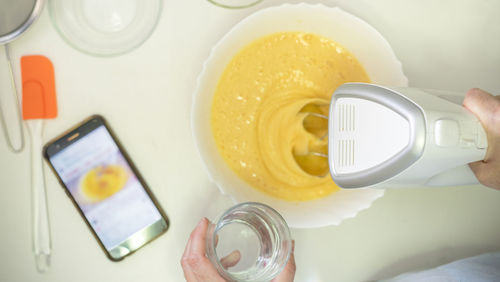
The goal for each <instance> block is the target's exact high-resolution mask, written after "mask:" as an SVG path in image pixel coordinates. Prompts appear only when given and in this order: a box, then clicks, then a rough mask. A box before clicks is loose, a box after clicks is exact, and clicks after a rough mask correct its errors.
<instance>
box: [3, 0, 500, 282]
mask: <svg viewBox="0 0 500 282" xmlns="http://www.w3.org/2000/svg"><path fill="white" fill-rule="evenodd" d="M164 2H165V3H164V10H163V14H162V18H161V20H160V22H159V25H158V27H157V29H156V30H155V32H154V33H153V35H152V36H151V37H150V38H149V40H147V41H146V42H145V44H144V45H142V46H141V47H139V48H138V49H136V50H134V51H133V52H131V53H128V54H125V55H123V56H120V57H114V58H96V57H92V56H89V55H85V54H83V53H80V52H79V51H77V50H75V49H73V48H72V47H70V46H69V45H68V44H66V43H65V42H64V41H63V40H62V39H61V37H60V36H59V35H58V33H57V32H56V31H55V29H54V27H53V25H52V23H51V21H50V16H49V13H48V9H47V7H45V10H44V12H43V14H42V15H41V18H40V19H39V21H38V22H37V23H36V24H35V26H33V28H32V29H30V30H29V31H28V32H27V33H26V34H25V35H24V36H23V37H21V38H20V39H18V40H17V41H15V42H13V43H12V45H11V48H12V55H13V57H14V69H15V71H16V73H17V76H18V78H17V79H18V81H17V82H18V85H19V78H20V74H19V58H20V56H22V55H27V54H43V55H45V56H47V57H49V58H50V59H51V60H52V62H53V64H54V66H55V75H56V84H57V99H58V107H59V116H58V118H57V119H54V120H50V121H47V122H46V130H45V141H47V140H49V139H50V138H52V137H54V136H56V135H58V134H60V133H61V132H62V131H64V130H66V129H67V128H69V127H71V126H73V125H74V124H75V123H77V122H79V121H80V120H82V119H84V118H85V117H87V116H89V115H91V114H94V113H100V114H102V115H104V116H105V117H106V118H107V119H108V121H109V122H110V124H111V126H112V127H113V128H114V130H115V131H116V133H117V135H118V136H119V138H120V139H121V141H122V143H123V144H124V146H125V147H126V149H127V150H128V151H129V153H130V155H131V156H132V159H133V160H134V162H135V163H136V165H137V167H138V168H139V170H140V171H141V172H142V174H143V175H144V177H145V179H146V181H147V182H148V183H149V185H150V186H151V188H152V190H153V192H154V193H155V195H156V196H157V198H158V199H159V201H160V203H161V205H162V206H163V207H164V209H165V210H166V212H167V214H168V216H169V217H170V220H171V227H170V229H169V231H168V232H167V233H166V234H165V235H163V236H162V237H160V238H159V239H158V240H156V241H155V242H153V243H152V244H150V245H148V246H146V247H145V248H144V249H142V250H140V251H139V252H137V253H136V254H134V255H132V256H130V257H129V258H127V259H125V260H124V261H122V262H119V263H114V262H111V261H109V260H108V259H107V258H106V256H105V255H104V254H103V253H102V251H101V249H100V248H99V247H98V245H97V243H96V241H95V239H94V238H93V237H92V236H91V234H90V231H89V230H88V228H87V226H86V225H85V224H84V222H83V221H82V219H81V218H80V215H79V214H78V213H77V211H76V209H75V208H74V207H73V205H72V203H71V202H70V201H69V199H68V198H67V196H66V195H65V193H64V192H63V190H62V188H61V186H60V185H59V184H58V182H57V181H56V178H55V176H54V175H53V174H52V172H51V171H50V170H49V169H48V167H47V166H46V167H45V171H46V185H47V193H48V202H49V213H50V220H51V231H52V240H53V256H52V266H51V268H50V270H49V271H48V272H47V273H45V274H38V273H37V272H36V270H35V265H34V260H33V255H32V253H31V231H30V230H31V228H30V214H31V212H30V171H29V167H30V166H29V165H30V159H29V149H25V150H24V152H23V153H22V154H18V155H15V154H12V153H10V152H9V151H8V150H7V147H6V144H5V140H4V138H1V139H0V230H1V231H0V242H1V244H2V246H1V251H0V254H1V255H0V260H1V261H0V281H9V282H10V281H75V282H76V281H183V274H182V269H181V267H180V264H179V260H180V257H181V255H182V252H183V249H184V245H185V243H186V240H187V238H188V235H189V233H190V232H191V230H192V228H193V227H194V226H195V224H196V223H197V222H198V220H199V219H200V218H201V217H202V216H209V217H214V216H215V215H216V214H218V213H219V212H221V211H223V210H225V209H226V208H228V207H229V206H231V202H230V201H229V200H228V199H227V198H225V197H223V196H221V194H220V193H219V192H218V189H217V188H216V187H215V186H214V185H213V184H211V183H210V182H209V180H208V177H207V175H206V173H205V170H204V168H203V166H202V163H201V161H200V159H199V157H198V155H197V152H196V151H195V147H194V142H193V140H192V136H191V129H190V106H191V101H192V92H193V90H194V87H195V81H196V77H197V75H198V73H199V72H200V70H201V65H202V63H203V61H204V60H205V59H206V57H207V56H208V54H209V51H210V48H211V46H213V44H215V42H217V41H218V40H219V39H220V38H221V36H222V35H223V34H225V33H226V32H227V31H228V30H229V29H230V28H231V26H233V25H234V24H235V23H237V22H238V21H239V20H241V19H242V18H244V17H245V16H246V15H248V14H250V13H252V12H254V11H256V10H258V9H262V8H264V7H267V6H271V5H276V4H279V3H282V2H285V1H273V0H264V3H261V4H260V5H257V6H255V7H252V8H249V9H244V10H239V11H233V10H225V9H222V8H218V7H215V6H213V5H211V4H209V3H208V2H207V1H205V0H189V1H171V0H165V1H164ZM292 2H298V1H292ZM309 2H312V3H316V2H323V3H327V4H328V5H332V6H334V5H338V6H340V7H342V8H343V9H345V10H346V11H348V12H351V13H352V14H354V15H356V16H359V17H361V18H363V19H364V20H366V21H367V22H368V23H370V24H371V25H373V26H374V27H375V28H376V29H378V30H379V31H380V32H381V33H382V35H383V36H384V37H385V38H386V39H387V40H388V41H389V43H390V44H391V45H392V47H393V48H394V51H395V53H396V55H397V56H398V57H399V59H400V60H401V61H402V63H403V66H404V71H405V73H406V75H407V76H408V78H409V80H410V85H411V86H415V87H423V88H437V89H447V90H456V91H461V92H464V93H465V91H466V90H467V89H468V88H471V87H480V88H483V89H486V90H488V91H490V92H492V93H497V94H500V17H499V16H498V12H499V11H500V2H499V1H495V0H489V1H487V0H485V1H474V0H467V1H455V0H446V1H433V0H425V1H398V0H376V1H375V0H349V1H309ZM0 55H1V56H0V62H1V64H0V66H1V68H0V69H1V70H0V90H1V91H0V98H1V99H8V97H9V95H10V93H9V92H8V91H9V88H8V77H7V68H6V65H5V61H4V59H3V57H4V56H3V51H2V50H0ZM10 123H11V125H12V121H10ZM25 132H26V133H27V131H25ZM28 148H29V147H28ZM499 215H500V191H494V190H491V189H488V188H485V187H481V186H479V185H477V186H471V187H448V188H432V189H413V190H390V191H387V193H386V195H385V196H384V197H383V198H381V199H379V200H377V201H376V202H375V203H374V205H373V206H372V207H371V208H370V209H368V210H366V211H363V212H361V213H360V214H358V216H357V217H356V218H354V219H349V220H346V221H345V222H344V223H342V224H341V225H340V226H330V227H324V228H318V229H303V230H296V229H294V230H292V234H293V237H294V238H295V240H296V260H297V275H296V281H363V280H371V279H378V278H385V277H391V276H393V275H396V274H398V273H401V272H405V271H412V270H417V269H422V268H426V267H432V266H436V265H439V264H442V263H446V262H450V261H452V260H455V259H458V258H463V257H467V256H471V255H476V254H480V253H483V252H489V251H499V250H500V220H499V219H498V216H499Z"/></svg>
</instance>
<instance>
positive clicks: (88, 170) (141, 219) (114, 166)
mask: <svg viewBox="0 0 500 282" xmlns="http://www.w3.org/2000/svg"><path fill="white" fill-rule="evenodd" d="M81 135H82V136H79V138H78V139H77V140H75V141H74V142H71V143H70V144H69V145H67V146H66V147H64V148H63V149H61V150H60V151H57V152H56V153H54V154H53V155H49V156H48V159H49V161H50V163H51V165H52V166H53V168H54V170H55V171H56V172H57V174H58V175H59V177H60V179H61V181H62V182H63V183H64V185H65V186H66V188H67V190H68V192H69V193H71V196H72V197H73V199H74V201H75V202H76V204H77V205H78V207H79V208H80V210H81V212H82V214H83V215H84V216H85V218H86V219H87V222H88V224H89V225H90V226H91V227H92V229H94V232H95V234H96V235H97V237H99V240H100V241H101V243H102V245H103V246H104V247H105V248H106V250H107V251H108V253H109V252H111V251H112V250H113V249H115V248H117V246H120V244H122V243H123V242H125V241H126V240H127V239H129V238H130V237H132V236H133V235H134V234H136V233H138V232H140V231H141V230H144V229H145V228H147V227H148V226H151V225H153V224H155V223H157V222H159V221H163V217H162V214H161V213H160V212H159V211H158V209H157V207H156V206H155V203H154V202H153V201H152V199H151V198H150V196H149V195H148V193H147V191H146V189H145V187H144V186H143V185H142V184H141V181H140V179H138V176H137V175H136V174H135V173H134V170H133V169H132V167H131V166H130V165H129V163H128V162H127V158H125V156H124V154H123V153H122V152H121V151H120V148H119V147H118V145H117V144H116V143H115V141H114V140H113V137H112V135H111V134H110V132H109V131H108V130H107V128H106V127H105V125H104V124H101V125H97V127H95V128H93V129H92V130H90V131H89V132H88V133H85V134H83V133H82V134H81Z"/></svg>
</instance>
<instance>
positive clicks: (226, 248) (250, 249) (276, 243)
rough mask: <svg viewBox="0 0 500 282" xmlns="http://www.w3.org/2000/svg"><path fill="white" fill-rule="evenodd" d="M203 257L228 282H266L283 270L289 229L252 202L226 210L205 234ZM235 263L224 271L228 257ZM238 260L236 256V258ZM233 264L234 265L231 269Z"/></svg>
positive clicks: (268, 209)
mask: <svg viewBox="0 0 500 282" xmlns="http://www.w3.org/2000/svg"><path fill="white" fill-rule="evenodd" d="M206 242H207V248H206V252H207V257H208V258H209V259H210V261H211V262H212V264H213V265H214V266H215V268H217V271H218V272H219V274H220V275H221V276H222V277H224V278H225V279H226V280H229V281H269V280H271V279H273V278H274V277H276V276H277V275H278V274H279V273H280V272H281V271H282V270H283V268H284V267H285V265H286V264H287V262H288V259H289V258H290V254H291V251H292V239H291V235H290V229H289V228H288V225H287V224H286V222H285V220H284V219H283V217H282V216H281V215H280V214H279V213H278V212H277V211H275V210H274V209H273V208H271V207H269V206H267V205H264V204H261V203H254V202H247V203H241V204H238V205H236V206H234V207H232V208H230V209H229V210H227V211H226V212H225V213H224V214H222V216H221V217H220V218H219V219H218V220H217V221H216V222H215V223H214V224H210V226H209V228H208V231H207V240H206ZM235 251H236V252H238V253H239V260H238V261H237V263H236V264H234V263H232V264H231V265H232V266H230V267H227V266H226V267H225V266H224V265H223V263H222V262H221V260H223V259H224V258H225V257H227V256H228V255H230V254H232V255H231V256H232V257H233V258H234V254H235ZM236 257H238V255H236ZM233 264H234V265H233Z"/></svg>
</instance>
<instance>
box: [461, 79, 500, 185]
mask: <svg viewBox="0 0 500 282" xmlns="http://www.w3.org/2000/svg"><path fill="white" fill-rule="evenodd" d="M464 107H466V108H467V109H469V110H470V111H471V112H472V113H473V114H474V115H476V116H477V118H478V119H479V120H480V121H481V124H482V125H483V127H484V129H485V130H486V133H487V136H488V149H487V151H486V156H485V158H484V160H482V161H478V162H474V163H470V164H469V166H470V168H471V169H472V171H473V172H474V174H475V175H476V177H477V179H478V180H479V182H480V183H481V184H483V185H485V186H488V187H492V188H496V189H499V190H500V174H499V173H498V171H499V170H500V97H499V96H493V95H491V94H489V93H488V92H485V91H483V90H481V89H477V88H473V89H470V90H469V91H468V92H467V94H466V95H465V99H464Z"/></svg>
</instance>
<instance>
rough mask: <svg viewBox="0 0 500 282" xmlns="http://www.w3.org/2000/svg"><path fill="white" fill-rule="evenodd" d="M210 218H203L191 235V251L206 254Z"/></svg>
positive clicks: (189, 245) (189, 243)
mask: <svg viewBox="0 0 500 282" xmlns="http://www.w3.org/2000/svg"><path fill="white" fill-rule="evenodd" d="M207 228H208V219H207V218H205V217H204V218H202V219H201V220H200V222H199V223H198V225H196V228H195V229H194V230H193V232H191V235H190V236H189V242H188V247H189V252H190V253H193V254H198V255H202V256H205V241H206V236H207Z"/></svg>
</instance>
